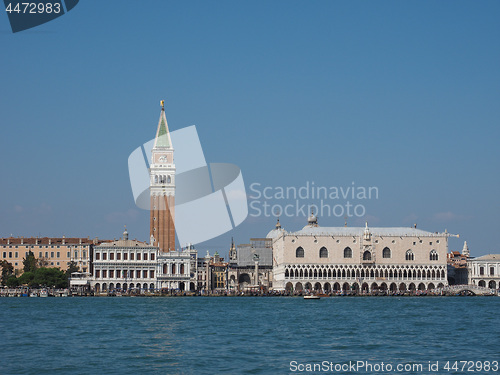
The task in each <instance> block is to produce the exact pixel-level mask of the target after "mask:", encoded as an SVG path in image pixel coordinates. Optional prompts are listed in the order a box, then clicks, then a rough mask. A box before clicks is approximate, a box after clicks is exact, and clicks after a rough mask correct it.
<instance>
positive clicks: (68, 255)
mask: <svg viewBox="0 0 500 375" xmlns="http://www.w3.org/2000/svg"><path fill="white" fill-rule="evenodd" d="M57 247H59V246H57ZM66 256H67V257H68V258H69V257H70V256H71V254H70V252H69V251H68V254H67V255H66Z"/></svg>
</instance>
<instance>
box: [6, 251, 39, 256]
mask: <svg viewBox="0 0 500 375" xmlns="http://www.w3.org/2000/svg"><path fill="white" fill-rule="evenodd" d="M41 255H42V253H40V256H41ZM3 257H4V258H7V252H6V251H4V252H3Z"/></svg>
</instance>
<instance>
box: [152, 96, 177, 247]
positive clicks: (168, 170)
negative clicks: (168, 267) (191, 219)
mask: <svg viewBox="0 0 500 375" xmlns="http://www.w3.org/2000/svg"><path fill="white" fill-rule="evenodd" d="M149 175H150V186H149V192H150V196H151V209H150V225H149V228H150V231H149V232H150V233H149V234H150V238H151V245H156V246H158V247H159V248H160V251H163V252H168V251H174V250H175V164H174V148H173V147H172V140H171V139H170V132H169V130H168V124H167V118H166V117H165V106H164V101H163V100H162V101H161V113H160V120H159V121H158V129H157V130H156V138H155V142H154V146H153V149H152V155H151V165H150V168H149Z"/></svg>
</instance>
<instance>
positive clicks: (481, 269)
mask: <svg viewBox="0 0 500 375" xmlns="http://www.w3.org/2000/svg"><path fill="white" fill-rule="evenodd" d="M479 274H480V275H481V276H482V275H484V267H479Z"/></svg>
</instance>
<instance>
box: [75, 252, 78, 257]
mask: <svg viewBox="0 0 500 375" xmlns="http://www.w3.org/2000/svg"><path fill="white" fill-rule="evenodd" d="M75 258H78V250H75Z"/></svg>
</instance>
